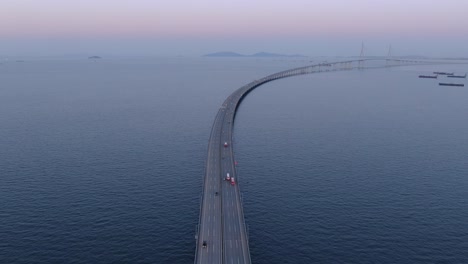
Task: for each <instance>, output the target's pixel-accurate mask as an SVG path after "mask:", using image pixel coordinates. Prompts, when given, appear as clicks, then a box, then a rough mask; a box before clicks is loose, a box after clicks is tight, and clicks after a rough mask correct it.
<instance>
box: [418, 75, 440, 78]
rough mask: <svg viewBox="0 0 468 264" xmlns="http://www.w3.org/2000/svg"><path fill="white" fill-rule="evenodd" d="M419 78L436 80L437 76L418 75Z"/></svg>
mask: <svg viewBox="0 0 468 264" xmlns="http://www.w3.org/2000/svg"><path fill="white" fill-rule="evenodd" d="M419 78H429V79H437V75H419Z"/></svg>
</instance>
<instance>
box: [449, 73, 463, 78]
mask: <svg viewBox="0 0 468 264" xmlns="http://www.w3.org/2000/svg"><path fill="white" fill-rule="evenodd" d="M447 77H450V78H466V73H465V75H449V76H447Z"/></svg>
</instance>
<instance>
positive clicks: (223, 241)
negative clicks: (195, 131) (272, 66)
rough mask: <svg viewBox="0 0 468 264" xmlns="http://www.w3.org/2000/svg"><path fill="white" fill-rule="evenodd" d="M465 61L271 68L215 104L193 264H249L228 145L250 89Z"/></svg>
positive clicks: (383, 61) (355, 62) (361, 62)
mask: <svg viewBox="0 0 468 264" xmlns="http://www.w3.org/2000/svg"><path fill="white" fill-rule="evenodd" d="M467 63H468V62H461V63H457V62H446V61H434V60H404V59H359V60H349V61H340V62H333V63H320V64H315V65H310V66H305V67H299V68H294V69H290V70H286V71H281V72H278V73H274V74H271V75H269V76H266V77H263V78H261V79H259V80H255V81H253V82H251V83H248V84H246V85H244V86H242V87H241V88H239V89H237V90H236V91H234V92H233V93H232V94H231V95H229V97H228V98H227V99H226V100H225V101H224V102H223V104H222V105H221V107H220V108H219V110H218V113H217V115H216V118H215V121H214V123H213V126H212V128H211V135H210V138H209V142H208V156H207V159H206V164H205V176H204V184H203V191H202V198H201V203H200V219H199V224H198V226H197V233H196V236H195V239H196V252H195V263H216V264H219V263H226V264H231V263H236V264H240V263H251V260H250V251H249V237H248V232H247V228H246V225H245V221H244V212H243V207H242V196H241V192H240V189H239V185H238V182H239V179H238V177H237V173H236V166H235V165H236V164H235V160H234V153H233V147H232V131H233V125H234V118H235V115H236V110H237V108H238V107H239V105H240V103H241V102H242V99H243V98H244V97H245V96H247V94H248V93H249V92H251V91H252V90H254V89H255V88H257V87H259V86H261V85H263V84H265V83H267V82H271V81H274V80H277V79H281V78H287V77H292V76H297V75H304V74H312V73H320V72H333V71H349V70H361V69H377V68H390V67H398V66H408V65H435V64H467ZM228 173H229V175H230V177H231V178H234V183H232V182H231V181H227V180H226V176H227V174H228Z"/></svg>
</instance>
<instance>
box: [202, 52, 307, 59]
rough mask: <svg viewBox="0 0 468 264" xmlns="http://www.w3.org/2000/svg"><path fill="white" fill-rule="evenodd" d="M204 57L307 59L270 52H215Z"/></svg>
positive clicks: (297, 55) (296, 55)
mask: <svg viewBox="0 0 468 264" xmlns="http://www.w3.org/2000/svg"><path fill="white" fill-rule="evenodd" d="M203 57H247V58H273V57H306V56H304V55H299V54H294V55H285V54H277V53H269V52H258V53H255V54H252V55H244V54H240V53H236V52H231V51H222V52H215V53H210V54H206V55H203Z"/></svg>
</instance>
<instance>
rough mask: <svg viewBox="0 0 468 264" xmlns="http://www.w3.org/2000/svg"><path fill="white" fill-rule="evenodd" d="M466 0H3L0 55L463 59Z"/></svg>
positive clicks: (467, 49)
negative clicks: (223, 54)
mask: <svg viewBox="0 0 468 264" xmlns="http://www.w3.org/2000/svg"><path fill="white" fill-rule="evenodd" d="M466 10H468V1H466V0H444V1H435V0H410V1H402V0H394V1H386V0H353V1H349V0H328V1H312V0H290V1H284V0H281V1H279V0H256V1H251V0H237V1H232V0H199V1H194V0H178V1H163V0H135V1H130V0H99V1H96V0H80V1H63V0H41V1H38V0H2V1H1V8H0V39H1V45H0V56H27V55H33V56H48V55H64V54H99V55H158V56H174V55H183V56H199V55H202V54H205V53H210V52H216V51H235V52H240V53H247V54H250V53H254V52H258V51H269V52H276V53H286V54H292V53H300V54H304V55H311V56H314V55H344V56H346V55H358V54H359V51H360V46H361V42H364V44H365V47H366V54H367V55H385V54H386V53H387V49H388V45H390V44H391V45H392V47H393V54H395V55H426V56H457V57H468V45H467V44H468V28H467V27H466V25H468V15H466Z"/></svg>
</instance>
